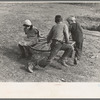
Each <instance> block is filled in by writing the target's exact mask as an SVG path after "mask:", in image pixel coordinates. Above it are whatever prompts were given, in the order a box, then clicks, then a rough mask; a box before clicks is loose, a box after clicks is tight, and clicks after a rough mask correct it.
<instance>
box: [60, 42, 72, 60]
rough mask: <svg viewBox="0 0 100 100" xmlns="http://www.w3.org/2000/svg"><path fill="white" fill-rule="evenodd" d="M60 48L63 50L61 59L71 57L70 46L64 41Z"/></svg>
mask: <svg viewBox="0 0 100 100" xmlns="http://www.w3.org/2000/svg"><path fill="white" fill-rule="evenodd" d="M61 50H64V54H63V55H62V59H66V58H71V57H72V54H73V48H72V46H70V45H68V44H66V43H64V44H63V45H62V48H61Z"/></svg>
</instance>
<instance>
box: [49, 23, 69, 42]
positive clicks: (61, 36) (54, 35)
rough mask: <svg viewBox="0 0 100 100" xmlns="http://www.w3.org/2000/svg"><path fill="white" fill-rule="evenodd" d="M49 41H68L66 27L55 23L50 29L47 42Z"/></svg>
mask: <svg viewBox="0 0 100 100" xmlns="http://www.w3.org/2000/svg"><path fill="white" fill-rule="evenodd" d="M51 39H55V40H58V41H61V42H63V41H64V40H65V42H68V41H69V33H68V26H67V25H66V24H64V23H63V22H60V23H57V24H56V25H54V26H53V27H52V29H51V30H50V32H49V35H48V37H47V41H48V42H50V40H51Z"/></svg>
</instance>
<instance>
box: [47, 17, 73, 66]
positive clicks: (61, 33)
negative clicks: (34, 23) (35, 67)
mask: <svg viewBox="0 0 100 100" xmlns="http://www.w3.org/2000/svg"><path fill="white" fill-rule="evenodd" d="M55 23H56V24H55V25H54V26H53V27H52V29H51V30H50V32H49V34H48V36H47V43H50V42H52V43H51V45H50V47H51V52H50V55H49V57H48V59H47V61H48V62H49V63H50V62H51V60H52V59H53V58H54V57H55V56H56V55H57V53H58V52H59V51H60V50H64V54H63V55H62V57H61V58H60V60H59V61H60V62H61V64H62V65H64V66H66V67H68V65H67V64H66V59H67V57H71V54H72V47H71V46H69V45H68V42H69V33H68V27H67V25H66V24H64V23H63V19H62V17H61V15H56V16H55ZM64 40H65V42H64Z"/></svg>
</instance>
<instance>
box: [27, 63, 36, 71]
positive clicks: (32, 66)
mask: <svg viewBox="0 0 100 100" xmlns="http://www.w3.org/2000/svg"><path fill="white" fill-rule="evenodd" d="M34 68H35V64H33V63H28V67H27V69H28V71H29V72H30V73H33V69H34Z"/></svg>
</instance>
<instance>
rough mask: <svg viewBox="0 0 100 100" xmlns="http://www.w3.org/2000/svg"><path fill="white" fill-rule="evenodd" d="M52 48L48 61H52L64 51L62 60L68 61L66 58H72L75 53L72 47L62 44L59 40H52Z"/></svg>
mask: <svg viewBox="0 0 100 100" xmlns="http://www.w3.org/2000/svg"><path fill="white" fill-rule="evenodd" d="M50 47H51V52H50V55H49V57H48V61H51V60H52V59H53V58H54V57H55V56H56V55H57V53H58V52H59V51H60V50H64V53H63V55H62V57H61V59H62V60H64V59H66V57H72V52H73V49H72V46H70V45H68V44H66V43H62V42H60V41H58V40H52V43H51V45H50Z"/></svg>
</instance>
